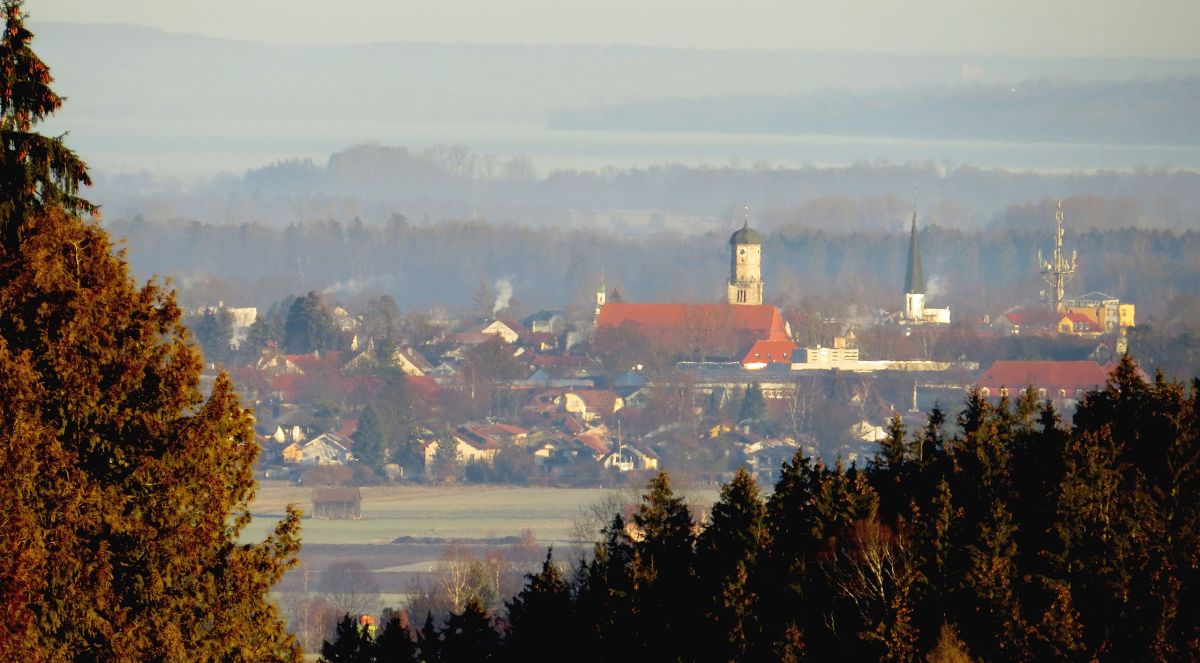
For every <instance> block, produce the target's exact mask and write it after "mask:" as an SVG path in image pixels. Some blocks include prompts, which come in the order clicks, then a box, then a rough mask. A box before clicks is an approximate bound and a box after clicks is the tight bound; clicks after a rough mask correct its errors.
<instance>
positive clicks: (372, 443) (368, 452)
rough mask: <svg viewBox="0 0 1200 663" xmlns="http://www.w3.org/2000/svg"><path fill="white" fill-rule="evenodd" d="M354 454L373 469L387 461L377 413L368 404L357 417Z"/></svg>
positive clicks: (353, 436)
mask: <svg viewBox="0 0 1200 663" xmlns="http://www.w3.org/2000/svg"><path fill="white" fill-rule="evenodd" d="M351 439H353V440H354V456H355V457H356V458H358V460H360V461H362V462H363V463H365V464H366V465H368V466H370V467H372V468H374V469H380V470H381V469H382V468H383V465H384V463H386V462H387V449H386V447H385V446H384V441H383V430H382V428H381V427H380V425H379V414H378V413H377V412H376V411H375V408H373V407H371V406H370V405H368V406H367V407H366V408H364V409H363V412H362V414H361V415H359V417H358V428H357V429H355V431H354V435H352V436H351Z"/></svg>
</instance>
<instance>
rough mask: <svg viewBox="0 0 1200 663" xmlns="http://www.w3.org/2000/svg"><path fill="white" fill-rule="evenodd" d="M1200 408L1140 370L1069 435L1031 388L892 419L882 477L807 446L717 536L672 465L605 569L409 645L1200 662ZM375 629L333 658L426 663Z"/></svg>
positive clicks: (544, 584) (632, 518)
mask: <svg viewBox="0 0 1200 663" xmlns="http://www.w3.org/2000/svg"><path fill="white" fill-rule="evenodd" d="M1198 397H1200V381H1195V382H1193V383H1192V385H1191V386H1190V387H1186V388H1185V387H1184V386H1183V385H1181V384H1178V383H1171V382H1167V381H1165V380H1164V379H1162V378H1161V377H1160V378H1157V379H1155V380H1154V381H1153V382H1151V383H1149V384H1147V383H1145V382H1144V381H1143V380H1142V379H1141V377H1140V372H1139V371H1138V369H1137V367H1136V365H1135V364H1134V362H1133V361H1132V360H1131V359H1129V358H1126V359H1125V360H1124V361H1123V362H1122V363H1121V364H1120V365H1119V366H1118V367H1117V368H1116V369H1115V370H1114V372H1113V374H1112V376H1111V378H1110V381H1109V383H1108V386H1107V387H1106V388H1105V389H1103V390H1101V391H1097V392H1093V393H1090V394H1088V395H1087V396H1086V397H1085V398H1084V399H1083V401H1082V403H1081V404H1080V406H1079V408H1078V411H1077V413H1076V416H1075V419H1074V425H1073V426H1071V427H1068V426H1065V425H1063V423H1062V422H1060V420H1059V417H1058V415H1057V413H1056V412H1055V411H1054V409H1053V408H1052V407H1050V406H1049V405H1048V404H1040V403H1038V402H1037V400H1036V395H1035V393H1034V392H1033V391H1032V390H1028V391H1026V392H1023V393H1022V394H1020V395H1019V397H1018V398H1017V399H1016V401H1015V402H1010V401H1008V400H1007V399H1001V400H1000V401H999V402H989V401H988V400H987V399H985V398H983V397H982V396H981V395H980V394H979V393H977V392H976V393H972V394H970V395H969V397H968V398H967V401H966V407H965V408H964V410H963V411H962V413H961V414H960V415H959V416H958V418H957V421H955V422H953V425H951V422H947V421H946V420H945V417H944V416H943V415H942V413H941V412H940V411H934V412H933V413H932V414H931V415H930V417H929V419H928V421H927V423H926V425H925V427H924V428H923V429H922V430H919V431H913V432H911V433H909V432H908V431H905V430H904V428H903V426H902V424H901V423H900V420H899V419H898V418H897V419H895V420H894V421H893V423H892V428H891V434H890V437H889V438H888V439H887V440H886V441H885V442H884V443H882V444H881V449H880V452H879V454H878V455H877V456H876V457H875V458H874V459H873V460H872V461H871V462H869V463H868V464H867V466H866V467H863V468H859V467H853V466H852V467H850V468H844V467H842V466H841V465H840V464H837V465H834V466H832V467H831V466H826V465H823V464H821V463H820V462H819V461H813V460H811V459H809V458H806V457H804V456H803V455H802V454H797V455H796V456H795V457H794V458H793V459H792V460H791V461H790V462H788V463H785V464H784V465H783V467H782V470H781V473H780V477H779V480H778V482H777V483H776V485H775V487H774V491H773V492H772V493H771V494H770V496H768V497H764V496H763V495H762V494H761V492H760V489H759V487H758V486H757V485H756V484H755V481H754V480H753V478H752V477H751V476H750V475H749V474H748V473H746V472H744V471H743V472H739V473H738V474H737V475H736V477H735V478H734V479H733V480H732V481H731V482H730V483H729V484H727V485H726V486H724V487H723V488H722V490H721V494H720V498H719V499H718V501H717V503H716V504H715V505H714V506H713V508H712V511H711V516H710V517H709V518H708V521H707V523H705V524H704V525H703V526H700V525H699V524H698V523H697V522H696V520H695V517H694V514H693V513H692V511H691V510H690V509H689V508H688V506H687V504H685V502H684V500H683V499H682V498H681V497H679V496H678V495H676V494H675V493H674V492H673V491H672V489H671V486H670V483H669V481H668V478H667V476H666V475H665V474H660V475H659V476H657V477H656V478H654V479H653V480H652V481H651V482H650V485H649V486H648V488H647V490H646V493H645V494H644V495H643V498H642V500H641V502H640V503H639V504H637V505H636V507H635V508H634V509H633V510H632V511H631V512H629V511H627V512H619V513H617V514H614V515H613V517H612V520H611V522H610V523H609V524H608V526H607V527H605V528H604V530H603V532H602V533H601V539H600V541H599V542H597V543H596V545H595V554H594V556H593V558H592V559H591V560H588V561H584V562H581V563H580V565H579V566H578V567H577V568H575V569H572V570H564V569H563V568H561V567H560V566H559V565H557V564H555V563H554V561H553V560H552V559H551V558H550V557H549V556H548V557H547V560H546V562H545V564H543V566H542V569H541V571H539V572H538V573H535V574H531V575H529V576H528V580H527V583H526V586H525V588H524V589H523V590H522V591H521V592H520V593H519V594H518V595H517V596H515V597H513V598H512V599H511V600H510V601H508V602H507V603H506V610H505V611H504V614H503V615H495V616H489V615H487V614H485V613H482V612H480V611H479V610H478V609H477V608H476V609H471V608H468V609H466V610H464V611H463V612H462V613H461V614H456V615H454V616H453V617H452V618H451V620H450V622H448V623H447V624H446V626H445V627H443V628H441V629H434V628H433V625H432V624H427V625H426V629H425V631H424V632H423V633H424V634H423V635H420V636H416V635H413V634H411V633H409V634H408V635H407V636H406V639H405V640H404V642H406V643H410V644H411V643H413V642H418V643H419V642H420V641H421V640H420V638H424V639H425V640H424V642H425V643H426V644H425V645H420V644H417V645H416V646H415V647H416V649H417V650H419V656H420V659H421V660H446V661H455V660H468V659H467V658H460V657H459V655H458V654H451V652H456V651H459V650H458V649H456V648H459V647H461V648H463V649H462V650H463V651H470V652H471V653H470V660H550V659H553V658H556V657H559V656H562V655H563V654H564V651H565V650H564V649H563V647H564V644H563V643H570V644H569V647H570V655H571V657H572V659H573V660H586V661H591V660H596V661H601V660H682V661H692V660H763V661H767V660H770V661H776V660H787V661H799V660H821V661H823V660H856V661H857V660H903V661H908V660H917V659H922V658H924V657H925V656H926V655H932V656H937V657H939V658H940V659H941V660H948V659H949V658H950V657H952V656H959V657H960V660H961V657H966V656H969V657H970V658H971V659H980V660H999V661H1008V660H1039V661H1040V660H1078V661H1084V660H1106V661H1129V660H1158V661H1168V660H1185V659H1195V658H1196V657H1197V656H1200V609H1198V608H1200V606H1197V605H1196V603H1197V598H1196V596H1197V589H1198V588H1200V587H1198V583H1200V538H1198V536H1200V521H1198V519H1200V492H1198V489H1200V407H1198V406H1200V402H1198V400H1197V399H1198ZM489 624H490V625H491V626H492V629H493V630H490V631H489V630H487V629H485V628H484V627H485V626H486V625H489ZM431 633H436V637H434V636H433V635H431ZM364 637H365V636H364V635H363V634H362V633H361V632H355V633H354V634H348V633H347V632H346V631H344V630H343V632H342V633H341V636H340V637H339V638H338V639H337V641H336V642H335V643H333V644H331V645H330V648H329V649H327V651H326V652H325V653H326V658H327V659H328V660H409V659H406V658H404V657H401V658H400V659H391V658H380V659H373V658H369V656H368V655H364V656H363V657H358V658H355V657H353V656H351V657H343V658H335V657H334V656H333V655H332V654H333V653H334V652H337V651H343V649H339V647H341V643H342V641H343V640H345V639H347V638H350V639H355V638H357V639H360V640H361V639H363V638H364ZM414 638H415V639H414ZM365 639H366V640H368V641H369V640H371V639H370V638H369V637H368V638H365ZM434 642H436V645H435V644H434ZM406 646H409V645H406ZM405 651H407V652H410V654H406V656H410V657H411V652H412V651H413V649H412V647H411V646H410V648H409V649H406V650H405Z"/></svg>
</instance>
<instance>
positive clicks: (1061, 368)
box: [975, 360, 1113, 398]
mask: <svg viewBox="0 0 1200 663" xmlns="http://www.w3.org/2000/svg"><path fill="white" fill-rule="evenodd" d="M1112 369H1113V366H1112V365H1111V364H1110V365H1107V366H1101V365H1100V364H1097V363H1096V362H1094V361H1090V360H1082V361H996V362H995V363H993V364H992V366H991V368H989V369H988V370H987V371H985V372H984V374H983V375H982V376H980V378H979V381H978V382H976V383H975V386H977V387H979V389H980V390H982V391H983V395H984V396H1003V395H1005V394H1012V395H1013V396H1016V394H1018V393H1019V392H1021V391H1022V390H1024V389H1025V388H1026V387H1027V386H1029V385H1033V387H1034V388H1035V389H1037V390H1038V392H1039V396H1040V397H1042V398H1077V397H1079V396H1082V395H1083V392H1086V391H1094V390H1096V389H1103V388H1104V386H1105V385H1106V384H1108V375H1109V373H1110V372H1111V371H1112Z"/></svg>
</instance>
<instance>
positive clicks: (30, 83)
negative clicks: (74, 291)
mask: <svg viewBox="0 0 1200 663" xmlns="http://www.w3.org/2000/svg"><path fill="white" fill-rule="evenodd" d="M22 4H23V0H4V2H3V4H0V10H2V11H3V12H4V34H3V35H0V251H4V252H12V251H15V250H18V248H19V247H18V242H19V238H20V233H21V228H22V225H23V222H24V220H25V219H26V218H27V217H28V216H30V215H32V214H37V213H40V212H44V211H46V210H48V209H53V208H61V209H63V210H65V211H67V212H68V213H70V214H90V213H93V212H95V211H96V206H95V205H93V204H91V203H89V202H88V201H86V200H84V199H83V198H80V197H78V196H77V195H76V193H77V192H78V190H79V186H80V185H91V183H92V181H91V178H90V177H89V176H88V172H87V165H86V164H84V163H83V161H82V160H80V159H79V157H77V156H76V155H75V153H74V152H72V151H71V150H70V149H68V148H67V146H66V145H65V144H64V143H63V141H62V138H60V137H55V138H51V137H47V136H42V135H41V134H38V133H36V132H35V131H34V127H36V126H37V125H38V124H39V123H41V122H42V121H43V120H45V119H46V118H47V117H48V116H50V115H52V114H54V112H55V111H57V110H58V109H59V108H60V107H61V106H62V102H63V100H62V97H59V96H58V95H57V94H56V93H55V92H54V90H52V89H51V88H50V83H52V82H53V81H54V79H53V78H52V77H51V76H50V69H49V67H47V66H46V65H45V63H43V62H42V61H41V59H40V58H38V56H37V54H36V53H34V52H33V49H32V48H30V42H31V41H32V40H33V34H32V33H31V32H30V31H29V30H28V29H26V27H25V13H24V12H23V11H21V5H22Z"/></svg>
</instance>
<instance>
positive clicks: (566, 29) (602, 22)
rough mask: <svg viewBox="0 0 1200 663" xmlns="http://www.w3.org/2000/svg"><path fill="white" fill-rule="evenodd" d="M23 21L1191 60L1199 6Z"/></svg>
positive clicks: (250, 9) (118, 11)
mask: <svg viewBox="0 0 1200 663" xmlns="http://www.w3.org/2000/svg"><path fill="white" fill-rule="evenodd" d="M25 9H26V11H28V12H29V13H30V15H31V19H32V21H34V22H36V21H70V22H78V23H130V24H136V25H144V26H149V27H155V28H160V29H163V30H166V31H169V32H186V33H193V34H200V35H205V36H210V37H220V38H227V39H240V40H251V41H260V42H266V43H271V44H275V45H281V46H299V45H335V44H352V43H368V42H380V41H429V42H477V43H478V42H482V43H521V44H635V45H653V46H663V47H672V48H696V49H704V50H709V49H712V50H765V51H802V52H837V53H896V54H912V55H969V56H1024V57H1084V58H1095V57H1148V58H1200V39H1196V34H1197V33H1200V1H1198V0H1145V1H1144V2H1131V1H1129V0H1001V1H999V2H997V1H996V0H832V1H831V0H826V1H824V2H819V3H818V2H812V1H811V0H738V1H737V2H713V1H711V0H702V1H699V2H698V1H697V0H583V1H580V0H503V1H496V0H486V1H480V0H435V1H433V2H431V1H430V0H340V1H339V2H336V3H334V2H329V1H328V0H203V2H201V1H198V0H168V1H164V0H104V2H97V1H96V0H27V2H26V4H25Z"/></svg>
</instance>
